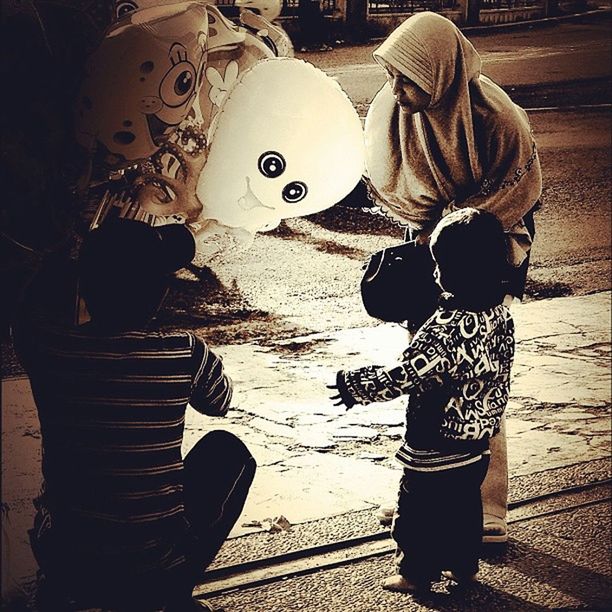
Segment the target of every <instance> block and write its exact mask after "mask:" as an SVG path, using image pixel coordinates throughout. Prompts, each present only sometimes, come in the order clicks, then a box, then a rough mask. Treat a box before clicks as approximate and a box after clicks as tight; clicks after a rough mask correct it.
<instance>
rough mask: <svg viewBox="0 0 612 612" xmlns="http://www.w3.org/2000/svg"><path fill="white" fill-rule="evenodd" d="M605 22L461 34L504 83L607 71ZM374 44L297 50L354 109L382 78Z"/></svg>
mask: <svg viewBox="0 0 612 612" xmlns="http://www.w3.org/2000/svg"><path fill="white" fill-rule="evenodd" d="M609 28H610V22H609V20H608V19H607V18H602V17H600V16H597V17H593V18H591V19H590V20H587V21H586V22H585V23H562V24H557V25H555V26H552V27H551V26H546V27H542V26H540V27H530V28H528V29H524V30H518V31H499V32H497V33H495V34H490V33H488V34H474V35H471V34H469V33H468V34H467V36H468V38H469V39H470V40H471V41H472V43H473V44H474V46H475V47H476V49H477V50H478V51H479V53H480V55H481V57H482V60H483V67H482V72H483V73H484V74H486V75H487V76H489V77H491V78H492V79H493V80H494V81H496V82H497V83H499V84H500V85H503V86H504V87H507V88H510V91H511V88H512V87H516V86H518V87H521V86H525V85H532V84H533V83H537V84H538V85H543V84H551V83H557V82H567V81H573V80H576V79H580V80H590V79H605V78H607V77H609V75H610V58H611V45H612V40H611V38H610V29H609ZM378 44H379V43H376V44H367V45H359V46H355V47H338V48H336V49H334V51H333V52H324V53H309V54H299V55H298V57H301V58H303V59H306V60H308V61H310V62H312V63H313V64H315V65H316V66H318V67H319V68H321V69H323V70H325V71H326V72H327V73H328V74H330V75H331V76H334V77H336V78H337V79H338V82H339V83H340V84H341V85H342V87H343V88H344V90H345V91H346V92H347V94H348V95H349V97H350V98H351V100H352V101H353V103H354V104H355V105H356V106H357V108H362V107H363V105H367V104H368V103H369V102H370V101H371V99H372V97H373V96H374V94H375V93H376V91H378V89H379V88H380V87H381V85H382V84H383V82H384V74H383V72H382V70H381V68H380V67H379V66H378V65H377V64H376V63H375V62H374V60H373V59H372V51H373V50H374V49H375V48H376V47H377V46H378Z"/></svg>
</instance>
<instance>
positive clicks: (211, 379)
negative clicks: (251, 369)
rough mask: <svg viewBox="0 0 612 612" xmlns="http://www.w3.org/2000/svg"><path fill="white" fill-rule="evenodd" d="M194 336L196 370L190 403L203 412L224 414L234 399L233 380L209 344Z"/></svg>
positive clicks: (216, 414)
mask: <svg viewBox="0 0 612 612" xmlns="http://www.w3.org/2000/svg"><path fill="white" fill-rule="evenodd" d="M192 338H193V340H194V346H193V359H194V363H195V365H196V372H195V374H194V377H193V383H192V391H191V398H190V400H189V403H190V404H191V405H192V406H193V407H194V408H195V409H196V410H197V411H198V412H201V413H202V414H207V415H209V416H224V415H225V414H226V413H227V411H228V410H229V407H230V402H231V400H232V392H233V388H232V381H231V379H230V378H229V376H228V375H227V374H226V373H225V371H224V370H223V363H222V362H221V359H220V358H219V357H218V356H217V355H215V353H214V352H213V351H211V350H210V348H209V347H208V345H207V344H206V343H205V342H204V341H203V340H201V339H200V338H198V337H197V336H195V335H192Z"/></svg>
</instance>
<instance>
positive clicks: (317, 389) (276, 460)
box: [2, 292, 611, 612]
mask: <svg viewBox="0 0 612 612" xmlns="http://www.w3.org/2000/svg"><path fill="white" fill-rule="evenodd" d="M513 313H514V317H515V320H516V325H517V341H518V344H517V353H516V362H515V368H514V382H513V387H512V398H511V402H510V404H509V406H508V411H507V415H508V445H509V461H510V474H511V477H512V478H520V477H526V478H528V477H529V476H530V475H533V474H535V473H536V472H542V471H543V470H554V469H566V468H567V467H568V466H573V465H575V464H578V463H581V462H587V461H593V460H598V459H600V460H604V462H605V461H606V460H609V457H610V450H611V449H610V416H611V413H610V401H611V398H610V381H611V376H610V293H609V292H604V293H598V294H593V295H587V296H580V297H567V298H556V299H550V300H542V301H535V302H530V303H526V304H522V305H517V306H516V307H513ZM403 342H404V338H403V332H402V330H400V329H398V328H397V327H395V326H393V325H379V326H374V327H361V328H354V329H346V330H343V331H339V332H333V333H327V334H312V335H309V336H305V337H299V338H292V339H290V340H282V341H278V342H276V343H273V344H271V345H269V346H265V347H262V346H259V345H257V344H241V345H227V346H220V347H216V348H217V351H218V352H219V353H220V354H221V355H222V356H223V358H224V364H225V366H226V368H227V370H228V372H229V373H230V375H231V376H232V378H233V380H234V382H235V387H236V395H235V399H234V409H233V411H231V412H230V414H229V415H228V417H226V418H225V419H211V418H208V417H204V416H201V415H199V414H197V413H196V412H195V411H192V410H189V411H188V414H187V425H186V432H185V440H184V448H183V450H184V451H185V452H186V451H187V450H188V449H189V448H190V447H191V446H192V445H193V444H194V443H195V442H196V441H197V440H198V439H199V438H200V437H201V436H202V435H203V434H204V433H205V432H207V431H209V430H211V429H215V428H223V429H227V430H229V431H232V432H234V433H235V434H237V435H238V436H239V437H241V438H242V439H243V440H244V441H245V442H246V444H247V445H248V446H249V448H250V449H251V452H252V453H253V454H254V456H255V458H256V460H257V463H258V466H259V469H258V472H257V475H256V478H255V482H254V484H253V487H252V489H251V494H250V496H249V499H248V501H247V504H246V507H245V509H244V512H243V515H242V516H241V518H240V519H239V520H238V523H237V525H236V527H235V529H234V531H233V532H232V534H231V537H232V538H237V537H238V536H245V535H246V534H249V533H256V532H262V531H263V530H265V528H266V526H267V524H266V523H265V519H269V518H274V517H278V516H280V515H282V516H284V517H286V519H287V520H288V521H289V523H291V524H292V525H298V524H302V525H303V524H304V523H309V522H313V521H318V520H323V521H331V522H330V524H333V520H334V519H332V517H338V516H340V515H344V514H347V513H349V514H350V513H358V512H365V513H370V511H372V510H374V509H375V508H376V507H377V506H378V505H379V504H381V503H387V502H388V501H389V500H390V499H392V498H393V497H394V494H395V493H394V492H395V487H396V484H397V480H398V475H399V472H398V469H399V468H398V466H397V465H396V464H395V462H394V461H393V460H392V459H391V456H392V454H393V452H394V450H395V448H396V447H397V445H398V444H399V440H400V437H401V435H402V431H403V425H402V424H403V417H404V400H403V399H399V400H395V401H394V402H390V403H387V404H374V405H371V406H367V407H355V408H354V409H353V410H351V411H349V412H346V411H345V410H344V409H341V408H338V407H334V406H333V405H332V404H331V402H330V401H329V399H328V390H327V389H326V387H325V385H326V384H328V383H329V382H330V381H333V379H334V374H335V371H336V369H338V368H339V367H345V368H350V367H353V366H359V365H363V364H366V363H386V362H391V361H393V359H394V358H395V356H396V355H397V354H398V353H399V352H400V351H401V349H402V348H403ZM2 398H3V399H2V500H3V502H4V503H5V504H7V505H8V507H9V514H8V519H9V521H10V522H7V521H5V518H4V516H3V536H4V537H3V548H2V560H3V564H2V565H3V584H2V588H3V593H8V592H9V591H11V590H12V591H13V592H15V584H20V585H24V584H26V585H27V582H28V576H30V575H31V574H32V571H33V561H32V558H31V553H30V552H29V547H28V545H27V538H26V530H27V529H28V528H29V526H30V525H31V521H32V516H33V508H32V505H31V499H32V497H33V496H34V495H36V493H37V491H38V487H39V473H40V472H39V470H40V467H39V462H40V430H39V425H38V421H37V418H36V412H35V408H34V405H33V402H32V398H31V395H30V389H29V385H28V382H27V380H26V379H25V378H11V379H6V380H3V382H2ZM604 468H605V466H604ZM608 469H609V466H608ZM604 471H606V470H605V469H604ZM568 478H570V480H571V475H570V476H568ZM253 522H260V523H262V522H263V527H262V528H253V527H245V526H243V525H245V524H250V523H253ZM595 522H596V523H597V520H595ZM600 524H601V525H603V524H604V523H602V522H601V521H600ZM5 529H6V530H7V531H8V533H9V534H10V536H9V537H8V538H7V537H6V534H7V531H5ZM303 529H304V530H305V531H307V530H308V525H303ZM587 533H588V532H587ZM275 537H276V538H281V539H282V537H283V534H282V533H280V534H275V535H272V534H270V535H269V536H268V537H267V538H265V539H263V540H261V539H260V540H257V541H258V542H259V544H256V543H255V542H253V543H251V541H250V540H251V539H250V538H248V537H241V538H238V539H236V540H234V541H233V542H231V543H230V545H229V546H228V549H232V550H234V551H235V552H236V554H237V555H238V560H244V556H245V550H248V554H249V555H250V556H252V557H253V558H255V557H263V556H267V555H269V554H272V552H271V551H272V549H273V548H274V538H275ZM339 537H340V536H339ZM598 537H600V536H598ZM253 540H254V539H253ZM279 541H280V540H279ZM599 544H600V545H601V542H599ZM7 545H8V548H7ZM584 545H585V546H587V547H588V546H589V545H590V544H589V541H588V537H587V541H586V542H585V543H584ZM258 546H261V549H260V550H258V549H257V547H258ZM224 550H225V549H224ZM224 550H222V551H221V554H220V558H219V560H218V561H217V563H220V562H221V561H222V559H223V558H224ZM225 556H227V555H225ZM230 561H231V560H230ZM231 562H236V560H234V561H231ZM499 571H500V572H502V574H503V568H500V570H499ZM602 571H603V572H604V574H606V572H607V576H608V578H609V576H610V573H609V572H610V568H609V567H608V568H607V570H606V569H605V568H604V569H603V570H602ZM602 579H603V580H604V581H605V577H603V576H602ZM606 584H608V588H609V583H606ZM372 588H374V587H372ZM376 588H377V587H376ZM568 605H569V604H568ZM230 609H235V610H240V609H242V610H245V609H247V608H241V607H237V608H230ZM248 609H249V610H254V608H252V607H251V608H248ZM273 609H275V610H278V612H285V610H284V609H283V608H282V607H278V608H273ZM303 609H309V608H303ZM329 609H333V608H329ZM337 609H341V608H337ZM365 609H366V608H363V610H365Z"/></svg>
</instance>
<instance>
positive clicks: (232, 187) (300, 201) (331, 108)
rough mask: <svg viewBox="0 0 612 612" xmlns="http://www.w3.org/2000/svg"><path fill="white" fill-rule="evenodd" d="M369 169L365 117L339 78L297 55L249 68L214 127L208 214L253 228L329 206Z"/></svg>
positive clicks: (202, 196)
mask: <svg viewBox="0 0 612 612" xmlns="http://www.w3.org/2000/svg"><path fill="white" fill-rule="evenodd" d="M363 168H364V143H363V130H362V127H361V121H360V119H359V117H358V115H357V113H356V111H355V109H354V108H353V105H352V104H351V101H350V100H349V98H348V96H347V95H346V94H345V93H344V91H343V90H342V89H341V88H340V86H339V85H338V83H337V82H336V81H334V80H333V79H331V78H330V77H328V76H327V75H326V74H325V73H324V72H322V71H321V70H319V69H317V68H315V67H314V66H312V65H311V64H308V63H306V62H304V61H301V60H297V59H293V58H272V59H266V60H261V61H259V62H258V63H256V64H255V65H254V66H253V67H251V68H250V69H248V70H246V71H245V72H243V73H242V74H241V75H240V76H239V78H238V80H237V81H236V83H235V85H234V87H233V88H232V89H231V90H230V92H229V94H228V96H227V98H226V100H225V102H224V104H223V107H222V108H221V111H220V112H219V114H218V115H217V116H216V118H215V121H214V122H213V124H212V126H211V130H210V145H209V153H208V159H207V161H206V164H205V166H204V168H203V170H202V172H201V174H200V177H199V180H198V185H197V191H196V193H197V196H198V198H199V200H200V202H201V203H202V204H203V211H202V213H201V216H200V218H201V219H209V220H210V219H214V220H216V221H218V222H219V223H221V224H223V225H227V226H230V227H239V228H244V229H246V230H247V231H250V232H256V231H265V230H269V229H272V228H274V227H276V226H277V225H278V224H279V223H280V221H281V219H284V218H287V217H297V216H301V215H308V214H311V213H314V212H318V211H320V210H323V209H325V208H328V207H330V206H332V205H333V204H335V203H336V202H338V201H339V200H341V199H342V198H343V197H344V196H345V195H347V194H348V193H349V192H350V191H351V190H352V189H353V187H354V186H355V185H356V184H357V182H358V181H359V179H360V177H361V174H362V172H363Z"/></svg>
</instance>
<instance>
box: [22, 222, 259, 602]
mask: <svg viewBox="0 0 612 612" xmlns="http://www.w3.org/2000/svg"><path fill="white" fill-rule="evenodd" d="M194 248H195V247H194V243H193V238H192V236H191V234H190V233H189V232H188V230H187V229H186V228H184V227H183V226H169V227H168V228H166V229H163V228H161V229H158V228H152V227H149V226H147V225H145V224H143V223H139V222H135V221H124V220H123V221H120V222H117V223H109V225H103V226H102V227H101V228H99V229H97V230H94V231H93V232H92V233H91V234H89V235H88V237H87V238H86V239H85V241H84V244H83V247H82V249H81V253H80V258H79V264H78V277H79V286H80V292H81V295H82V297H83V298H84V300H85V302H86V305H87V309H88V311H89V313H90V316H91V321H90V322H88V323H86V324H85V325H82V326H79V327H74V326H73V327H70V326H68V327H67V326H64V325H51V324H49V323H48V322H44V323H43V322H41V321H40V320H39V319H38V316H37V315H36V314H35V311H36V310H40V308H39V307H40V304H41V303H42V302H44V300H45V299H47V298H49V295H50V292H53V291H54V287H55V285H54V284H53V280H52V278H51V277H50V276H46V277H45V276H44V275H43V277H42V278H39V280H38V284H37V283H34V285H33V287H32V289H31V292H30V294H31V295H30V299H29V300H27V299H26V302H25V306H24V309H23V310H22V313H21V321H20V322H19V324H18V325H17V326H16V329H15V344H16V347H17V350H18V353H19V355H20V358H21V360H22V362H23V364H24V367H25V368H26V371H27V373H28V376H29V378H30V381H31V386H32V391H33V393H34V399H35V401H36V406H37V409H38V415H39V419H40V424H41V430H42V443H43V464H42V471H43V480H44V485H43V491H42V493H41V496H40V497H39V498H38V499H37V500H36V501H35V504H36V506H37V509H38V513H37V515H36V519H35V525H34V528H33V529H32V531H31V533H30V536H31V543H32V548H33V551H34V554H35V557H36V559H37V561H38V563H39V566H40V569H41V572H42V574H43V575H44V578H45V580H44V585H45V588H44V590H41V595H42V596H41V597H40V598H39V599H40V602H39V604H40V607H43V608H46V609H49V610H55V611H56V610H60V609H61V610H69V609H71V606H73V605H74V606H80V607H83V606H85V607H105V608H112V609H121V610H130V611H132V610H133V611H136V610H154V609H165V610H167V611H183V610H192V609H200V608H201V607H205V604H202V603H201V602H198V601H196V600H194V599H192V590H193V587H194V585H195V584H196V583H197V582H198V581H199V579H200V578H201V577H202V574H203V572H204V569H205V567H206V566H207V565H208V564H209V563H210V562H211V561H212V559H213V558H214V556H215V555H216V553H217V552H218V550H219V549H220V547H221V545H222V544H223V542H224V540H225V539H226V537H227V535H228V534H229V532H230V530H231V528H232V526H233V525H234V523H235V521H236V520H237V518H238V516H239V515H240V513H241V511H242V508H243V506H244V502H245V499H246V496H247V493H248V490H249V487H250V485H251V483H252V480H253V477H254V474H255V467H256V466H255V460H254V459H253V457H252V456H251V454H250V453H249V451H248V449H247V448H246V446H245V445H244V444H243V443H242V442H241V441H240V440H239V439H238V438H236V437H235V436H234V435H233V434H231V433H228V432H226V431H212V432H210V433H208V434H207V435H205V436H204V437H203V438H202V439H201V440H199V441H198V442H197V443H196V445H195V446H194V447H193V448H192V449H191V450H190V451H189V453H188V454H187V455H186V457H185V458H184V459H183V458H182V456H181V445H182V442H183V432H184V426H185V410H186V406H187V403H188V402H189V403H190V404H191V406H193V408H195V409H196V410H198V411H199V412H201V413H203V414H206V415H210V416H216V417H222V416H224V415H225V414H226V412H227V411H228V408H229V406H230V401H231V397H232V385H231V381H230V379H229V378H228V376H227V375H226V374H225V372H224V369H223V365H222V363H221V360H220V359H219V358H218V357H217V356H216V355H215V354H214V353H213V352H212V351H211V350H210V348H209V347H208V346H207V344H206V342H204V341H203V340H202V339H201V338H199V337H198V336H196V335H195V334H193V333H190V332H183V331H172V332H169V331H160V330H156V329H155V328H154V325H153V324H152V323H151V321H152V320H153V317H154V315H155V313H156V312H157V309H158V308H159V306H160V304H161V302H162V300H163V298H164V296H165V294H166V291H167V280H168V278H169V274H170V273H172V272H174V271H175V270H177V269H179V268H180V267H182V266H183V265H185V264H186V263H188V262H189V261H190V260H191V258H192V257H193V255H194ZM33 304H34V305H36V306H37V308H33V307H32V305H33ZM43 593H44V595H43Z"/></svg>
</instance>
